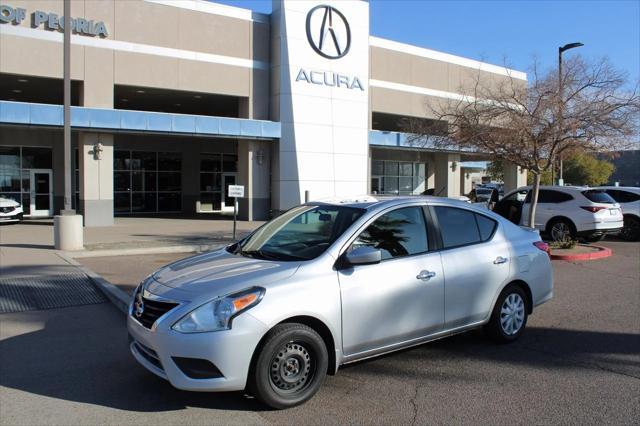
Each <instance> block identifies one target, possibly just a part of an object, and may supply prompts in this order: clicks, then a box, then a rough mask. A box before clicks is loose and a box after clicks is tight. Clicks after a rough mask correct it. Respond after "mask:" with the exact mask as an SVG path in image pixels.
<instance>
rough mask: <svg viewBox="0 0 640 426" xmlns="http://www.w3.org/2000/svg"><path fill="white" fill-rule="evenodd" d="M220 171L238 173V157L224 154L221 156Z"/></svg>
mask: <svg viewBox="0 0 640 426" xmlns="http://www.w3.org/2000/svg"><path fill="white" fill-rule="evenodd" d="M222 171H223V172H227V173H228V172H232V173H233V172H237V171H238V156H237V155H229V154H224V155H223V156H222Z"/></svg>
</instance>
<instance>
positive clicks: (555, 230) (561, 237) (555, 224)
mask: <svg viewBox="0 0 640 426" xmlns="http://www.w3.org/2000/svg"><path fill="white" fill-rule="evenodd" d="M548 233H549V237H551V239H552V240H553V241H567V240H575V239H576V228H575V226H573V223H571V222H570V221H568V220H567V219H553V220H552V221H551V222H550V223H549V227H548Z"/></svg>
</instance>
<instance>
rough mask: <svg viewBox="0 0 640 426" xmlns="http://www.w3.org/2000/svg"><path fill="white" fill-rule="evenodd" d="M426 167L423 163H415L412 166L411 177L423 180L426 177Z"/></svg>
mask: <svg viewBox="0 0 640 426" xmlns="http://www.w3.org/2000/svg"><path fill="white" fill-rule="evenodd" d="M426 171H427V167H426V164H424V163H415V164H414V165H413V175H414V176H420V177H422V178H424V177H425V176H426V174H427V173H426Z"/></svg>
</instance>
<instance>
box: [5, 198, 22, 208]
mask: <svg viewBox="0 0 640 426" xmlns="http://www.w3.org/2000/svg"><path fill="white" fill-rule="evenodd" d="M19 206H20V203H18V202H17V201H14V200H11V199H9V198H3V197H0V207H19Z"/></svg>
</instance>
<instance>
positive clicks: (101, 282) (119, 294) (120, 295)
mask: <svg viewBox="0 0 640 426" xmlns="http://www.w3.org/2000/svg"><path fill="white" fill-rule="evenodd" d="M56 254H57V255H58V256H59V257H60V258H61V259H62V260H64V261H65V262H67V263H68V264H70V265H73V266H75V267H76V268H78V269H80V270H81V271H82V272H83V273H84V274H85V275H86V276H88V277H89V279H90V280H91V281H92V282H93V284H94V285H95V286H96V287H98V289H99V290H100V291H102V293H104V295H105V296H107V298H108V299H109V300H110V301H111V303H113V304H114V305H115V307H116V308H118V309H119V310H120V311H122V313H124V314H125V315H126V313H127V311H128V310H129V300H130V297H129V295H127V293H125V292H124V291H122V290H120V289H119V288H118V287H116V286H115V285H113V284H111V283H110V282H109V281H107V280H105V279H104V278H102V277H101V276H100V275H98V274H96V273H95V272H93V271H92V270H90V269H89V268H87V267H86V266H83V265H81V264H80V263H78V262H76V261H75V260H74V259H73V258H72V257H70V256H69V255H67V254H66V253H64V252H56Z"/></svg>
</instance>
